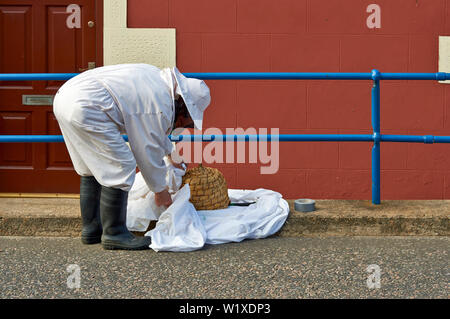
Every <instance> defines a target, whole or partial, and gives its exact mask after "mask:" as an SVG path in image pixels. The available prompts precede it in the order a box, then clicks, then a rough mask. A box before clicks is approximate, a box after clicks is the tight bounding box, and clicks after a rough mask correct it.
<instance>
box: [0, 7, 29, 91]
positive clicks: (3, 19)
mask: <svg viewBox="0 0 450 319" xmlns="http://www.w3.org/2000/svg"><path fill="white" fill-rule="evenodd" d="M31 11H32V10H31V6H30V5H23V6H0V43H1V46H0V69H1V72H2V73H28V72H31V56H32V55H31ZM12 30H14V32H11V31H12ZM2 86H10V87H11V86H18V87H31V82H30V81H18V82H16V81H14V82H13V81H10V82H4V83H2Z"/></svg>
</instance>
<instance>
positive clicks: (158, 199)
mask: <svg viewBox="0 0 450 319" xmlns="http://www.w3.org/2000/svg"><path fill="white" fill-rule="evenodd" d="M155 204H156V206H166V207H169V206H170V205H172V197H171V196H170V194H169V191H168V190H167V188H166V189H165V190H163V191H162V192H159V193H155Z"/></svg>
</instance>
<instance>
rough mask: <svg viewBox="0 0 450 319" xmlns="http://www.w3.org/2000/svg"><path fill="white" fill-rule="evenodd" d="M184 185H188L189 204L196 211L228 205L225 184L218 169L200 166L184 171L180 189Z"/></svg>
mask: <svg viewBox="0 0 450 319" xmlns="http://www.w3.org/2000/svg"><path fill="white" fill-rule="evenodd" d="M184 184H189V188H190V189H191V198H190V202H191V203H192V204H194V207H195V209H197V210H211V209H221V208H226V207H228V205H229V204H230V199H229V197H228V188H227V182H226V181H225V178H224V177H223V175H222V173H221V172H220V171H219V170H218V169H215V168H212V167H204V166H202V165H201V164H200V165H199V166H197V167H195V168H192V169H189V170H187V171H186V174H185V175H184V176H183V182H182V184H181V187H183V186H184Z"/></svg>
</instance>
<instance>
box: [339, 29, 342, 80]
mask: <svg viewBox="0 0 450 319" xmlns="http://www.w3.org/2000/svg"><path fill="white" fill-rule="evenodd" d="M341 60H342V38H341V37H339V72H341V69H342V68H341V63H342V61H341Z"/></svg>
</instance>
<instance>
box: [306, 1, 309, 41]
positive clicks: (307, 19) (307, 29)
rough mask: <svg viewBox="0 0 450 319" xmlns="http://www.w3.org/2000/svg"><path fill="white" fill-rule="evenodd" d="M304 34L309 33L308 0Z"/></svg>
mask: <svg viewBox="0 0 450 319" xmlns="http://www.w3.org/2000/svg"><path fill="white" fill-rule="evenodd" d="M305 20H306V33H307V34H308V33H309V0H306V19H305Z"/></svg>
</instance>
